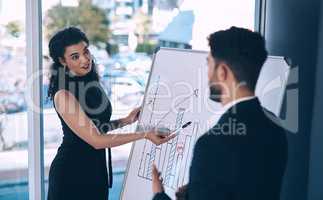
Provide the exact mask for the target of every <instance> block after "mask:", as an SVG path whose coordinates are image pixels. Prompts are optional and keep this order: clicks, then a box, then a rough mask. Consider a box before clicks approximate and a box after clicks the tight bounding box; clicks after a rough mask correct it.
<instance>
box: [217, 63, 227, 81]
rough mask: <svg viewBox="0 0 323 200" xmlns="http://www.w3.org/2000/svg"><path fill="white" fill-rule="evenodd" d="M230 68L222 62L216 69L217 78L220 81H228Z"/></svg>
mask: <svg viewBox="0 0 323 200" xmlns="http://www.w3.org/2000/svg"><path fill="white" fill-rule="evenodd" d="M228 70H229V69H228V66H227V65H226V64H225V63H220V64H219V65H218V67H217V68H216V71H215V73H216V76H217V80H218V81H220V82H224V81H226V80H227V78H228V72H229V71H228Z"/></svg>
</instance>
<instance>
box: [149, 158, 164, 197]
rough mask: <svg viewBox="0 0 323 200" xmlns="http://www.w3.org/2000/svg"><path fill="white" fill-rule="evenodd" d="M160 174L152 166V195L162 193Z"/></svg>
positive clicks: (154, 166)
mask: <svg viewBox="0 0 323 200" xmlns="http://www.w3.org/2000/svg"><path fill="white" fill-rule="evenodd" d="M160 175H161V173H160V172H159V171H158V169H157V167H156V165H155V164H153V171H152V179H153V193H154V194H157V193H161V192H164V187H163V184H162V182H163V178H161V177H160Z"/></svg>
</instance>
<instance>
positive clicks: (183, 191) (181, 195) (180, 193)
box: [175, 185, 187, 200]
mask: <svg viewBox="0 0 323 200" xmlns="http://www.w3.org/2000/svg"><path fill="white" fill-rule="evenodd" d="M175 196H176V199H177V200H184V199H187V185H183V186H182V187H179V188H178V190H177V191H176V193H175Z"/></svg>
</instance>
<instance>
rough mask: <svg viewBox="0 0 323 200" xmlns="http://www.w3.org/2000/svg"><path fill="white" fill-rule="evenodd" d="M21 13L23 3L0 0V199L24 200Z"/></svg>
mask: <svg viewBox="0 0 323 200" xmlns="http://www.w3.org/2000/svg"><path fill="white" fill-rule="evenodd" d="M17 5H19V6H17ZM13 9H15V12H12V10H13ZM17 13H21V14H20V15H17ZM24 13H25V4H24V1H20V0H12V1H4V0H0V65H1V70H0V199H27V198H28V139H27V138H28V131H27V130H28V129H27V112H26V100H25V89H26V41H25V14H24Z"/></svg>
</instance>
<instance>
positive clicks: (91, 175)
mask: <svg viewBox="0 0 323 200" xmlns="http://www.w3.org/2000/svg"><path fill="white" fill-rule="evenodd" d="M66 78H67V80H66V83H68V84H66V85H65V88H64V89H67V90H69V91H70V92H71V93H72V94H73V95H74V96H75V97H76V99H77V100H78V101H79V103H80V105H81V107H82V109H83V110H84V111H85V113H86V115H87V116H88V117H89V118H90V119H91V120H92V121H93V122H94V124H95V125H96V126H97V128H98V129H99V131H100V132H101V133H102V134H104V133H106V132H107V131H109V130H110V129H111V128H112V127H113V126H117V121H114V122H111V121H110V117H111V113H112V107H111V103H110V101H109V99H108V97H107V96H106V94H105V92H104V90H103V88H102V87H101V85H100V84H99V81H98V80H97V79H96V78H95V75H94V73H93V72H89V73H88V74H86V75H85V76H82V77H76V76H75V77H70V76H66ZM57 114H58V113H57ZM58 116H59V118H60V121H61V124H62V130H63V134H64V136H63V142H62V144H61V145H60V147H59V148H58V151H57V154H56V156H55V158H54V160H53V162H52V164H51V167H50V171H49V184H48V200H65V199H66V200H72V199H77V200H80V199H91V200H107V199H108V192H109V187H111V186H112V169H111V150H110V149H108V154H109V155H108V156H109V159H108V169H107V163H106V152H105V149H100V150H96V149H95V148H93V147H92V146H90V145H89V144H87V143H86V142H85V141H83V140H82V139H81V138H79V137H78V136H77V135H76V134H75V133H74V132H73V131H72V130H71V129H70V128H69V127H68V125H67V124H66V123H65V122H64V120H63V119H62V118H61V116H60V115H59V114H58ZM81 125H82V124H81V122H80V126H81ZM108 170H109V173H108Z"/></svg>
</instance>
